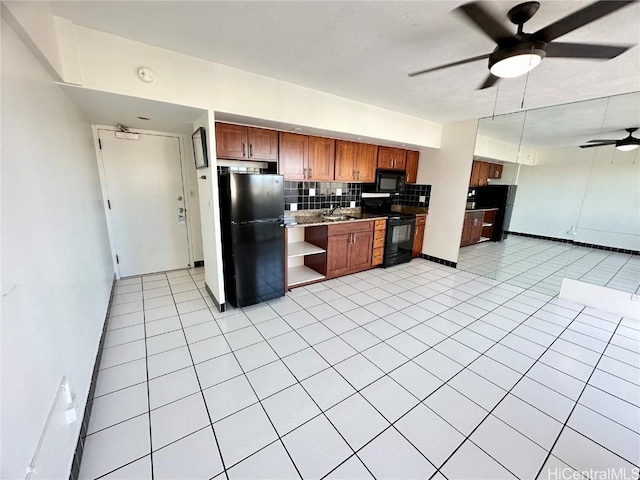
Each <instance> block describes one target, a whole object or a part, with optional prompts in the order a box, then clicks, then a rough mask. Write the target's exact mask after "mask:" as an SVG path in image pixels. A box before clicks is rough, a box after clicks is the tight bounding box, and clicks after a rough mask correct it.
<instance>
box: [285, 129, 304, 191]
mask: <svg viewBox="0 0 640 480" xmlns="http://www.w3.org/2000/svg"><path fill="white" fill-rule="evenodd" d="M279 148H280V158H279V160H278V167H279V172H280V174H281V175H284V179H285V180H307V169H308V168H309V137H308V136H306V135H300V134H297V133H287V132H280V146H279Z"/></svg>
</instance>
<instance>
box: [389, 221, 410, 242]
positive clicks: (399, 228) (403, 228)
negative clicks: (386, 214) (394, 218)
mask: <svg viewBox="0 0 640 480" xmlns="http://www.w3.org/2000/svg"><path fill="white" fill-rule="evenodd" d="M391 228H392V231H391V241H392V242H393V243H394V244H395V245H402V244H406V243H407V242H409V243H412V236H413V235H412V231H411V230H412V228H411V225H410V224H409V225H394V226H393V227H391Z"/></svg>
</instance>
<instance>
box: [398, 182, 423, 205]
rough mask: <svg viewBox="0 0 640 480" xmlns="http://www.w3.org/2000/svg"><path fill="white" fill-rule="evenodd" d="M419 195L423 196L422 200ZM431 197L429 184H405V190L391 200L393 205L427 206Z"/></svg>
mask: <svg viewBox="0 0 640 480" xmlns="http://www.w3.org/2000/svg"><path fill="white" fill-rule="evenodd" d="M421 197H424V201H421V200H423V199H422V198H421ZM430 197H431V185H413V184H411V185H406V186H405V190H404V192H403V193H401V194H400V195H398V196H396V197H395V198H394V200H393V204H394V205H404V206H407V207H428V206H429V198H430Z"/></svg>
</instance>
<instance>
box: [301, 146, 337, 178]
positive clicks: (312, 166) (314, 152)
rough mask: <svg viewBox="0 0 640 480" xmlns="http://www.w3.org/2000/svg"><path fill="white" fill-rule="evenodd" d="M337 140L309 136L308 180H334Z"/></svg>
mask: <svg viewBox="0 0 640 480" xmlns="http://www.w3.org/2000/svg"><path fill="white" fill-rule="evenodd" d="M335 156H336V141H335V140H334V139H333V138H324V137H309V164H308V169H307V180H324V181H332V180H333V168H334V159H335Z"/></svg>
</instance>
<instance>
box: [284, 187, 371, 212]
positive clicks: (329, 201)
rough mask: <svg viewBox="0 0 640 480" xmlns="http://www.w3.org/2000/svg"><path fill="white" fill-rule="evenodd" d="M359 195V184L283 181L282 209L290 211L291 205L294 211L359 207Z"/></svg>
mask: <svg viewBox="0 0 640 480" xmlns="http://www.w3.org/2000/svg"><path fill="white" fill-rule="evenodd" d="M361 194H362V184H361V183H341V182H290V181H285V182H284V209H285V210H292V208H291V207H292V204H293V205H294V206H295V207H294V208H295V209H296V210H316V209H317V210H320V209H327V208H330V207H331V205H333V206H334V207H338V206H339V207H345V208H348V207H351V206H354V207H359V206H360V195H361ZM351 202H355V204H352V203H351Z"/></svg>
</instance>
